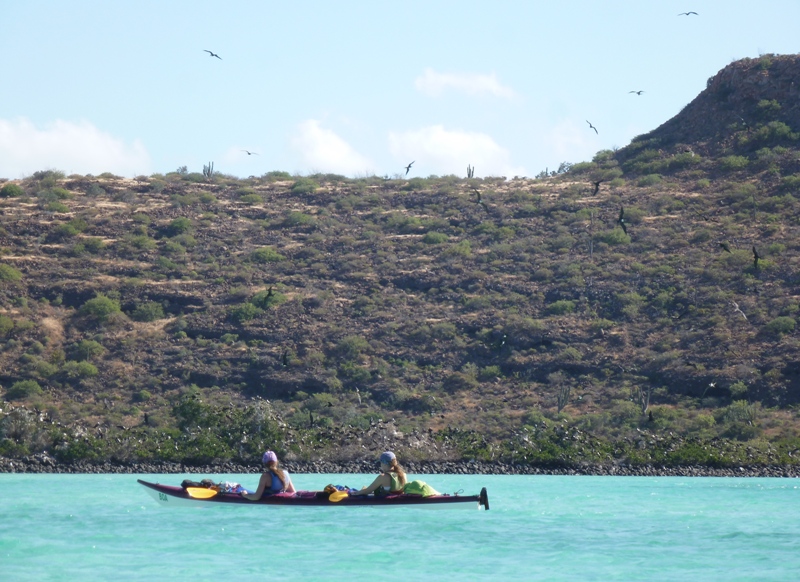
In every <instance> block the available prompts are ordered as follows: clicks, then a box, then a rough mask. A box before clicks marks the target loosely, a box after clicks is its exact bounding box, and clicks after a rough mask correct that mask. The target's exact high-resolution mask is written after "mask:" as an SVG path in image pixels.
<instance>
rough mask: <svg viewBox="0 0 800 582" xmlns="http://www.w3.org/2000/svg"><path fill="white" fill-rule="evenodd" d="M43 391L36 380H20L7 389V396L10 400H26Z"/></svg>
mask: <svg viewBox="0 0 800 582" xmlns="http://www.w3.org/2000/svg"><path fill="white" fill-rule="evenodd" d="M41 393H42V387H41V386H39V383H38V382H37V381H36V380H20V381H18V382H14V383H13V384H12V385H11V388H9V389H8V390H7V391H6V396H5V397H6V399H8V400H24V399H25V398H29V397H31V396H38V395H39V394H41Z"/></svg>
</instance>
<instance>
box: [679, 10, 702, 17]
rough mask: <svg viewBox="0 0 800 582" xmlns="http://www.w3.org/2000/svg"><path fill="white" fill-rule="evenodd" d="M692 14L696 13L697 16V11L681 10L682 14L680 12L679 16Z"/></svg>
mask: <svg viewBox="0 0 800 582" xmlns="http://www.w3.org/2000/svg"><path fill="white" fill-rule="evenodd" d="M690 14H694V15H695V16H697V12H691V11H690V12H681V13H680V14H678V16H689V15H690Z"/></svg>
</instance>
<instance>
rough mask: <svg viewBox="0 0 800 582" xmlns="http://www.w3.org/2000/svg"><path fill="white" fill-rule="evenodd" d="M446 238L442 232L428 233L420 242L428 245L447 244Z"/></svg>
mask: <svg viewBox="0 0 800 582" xmlns="http://www.w3.org/2000/svg"><path fill="white" fill-rule="evenodd" d="M448 238H449V237H448V236H447V235H446V234H444V233H443V232H435V231H430V232H426V233H425V236H423V237H422V242H424V243H425V244H428V245H438V244H442V243H445V242H447V240H448Z"/></svg>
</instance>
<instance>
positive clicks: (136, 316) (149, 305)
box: [131, 301, 164, 321]
mask: <svg viewBox="0 0 800 582" xmlns="http://www.w3.org/2000/svg"><path fill="white" fill-rule="evenodd" d="M131 319H133V320H134V321H155V320H157V319H164V308H163V307H162V306H161V304H160V303H156V302H155V301H147V302H145V303H140V304H139V305H137V306H136V309H134V310H133V312H131Z"/></svg>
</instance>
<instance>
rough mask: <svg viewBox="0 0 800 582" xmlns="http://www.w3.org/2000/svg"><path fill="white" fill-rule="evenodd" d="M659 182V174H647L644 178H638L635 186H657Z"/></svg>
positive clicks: (660, 180)
mask: <svg viewBox="0 0 800 582" xmlns="http://www.w3.org/2000/svg"><path fill="white" fill-rule="evenodd" d="M661 182H662V178H661V174H647V175H646V176H642V177H641V178H639V180H638V181H637V182H636V185H637V186H641V187H646V186H658V185H659V184H661Z"/></svg>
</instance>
